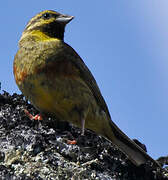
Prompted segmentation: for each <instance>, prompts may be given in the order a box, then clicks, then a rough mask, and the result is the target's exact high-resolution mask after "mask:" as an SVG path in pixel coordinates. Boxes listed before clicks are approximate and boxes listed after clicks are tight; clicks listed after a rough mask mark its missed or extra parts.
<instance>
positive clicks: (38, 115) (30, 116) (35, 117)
mask: <svg viewBox="0 0 168 180" xmlns="http://www.w3.org/2000/svg"><path fill="white" fill-rule="evenodd" d="M24 112H25V114H26V115H27V116H28V117H29V118H30V120H38V121H41V120H42V119H43V118H42V115H41V114H37V115H35V116H33V115H32V114H31V113H29V111H28V110H26V109H24Z"/></svg>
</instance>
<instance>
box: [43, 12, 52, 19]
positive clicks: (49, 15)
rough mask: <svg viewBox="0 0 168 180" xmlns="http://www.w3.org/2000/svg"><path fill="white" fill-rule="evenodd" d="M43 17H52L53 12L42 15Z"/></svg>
mask: <svg viewBox="0 0 168 180" xmlns="http://www.w3.org/2000/svg"><path fill="white" fill-rule="evenodd" d="M42 17H43V19H49V18H50V17H51V14H49V13H45V14H43V15H42Z"/></svg>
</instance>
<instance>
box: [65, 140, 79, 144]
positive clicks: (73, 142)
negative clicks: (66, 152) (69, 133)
mask: <svg viewBox="0 0 168 180" xmlns="http://www.w3.org/2000/svg"><path fill="white" fill-rule="evenodd" d="M67 144H72V145H75V144H77V141H76V140H67Z"/></svg>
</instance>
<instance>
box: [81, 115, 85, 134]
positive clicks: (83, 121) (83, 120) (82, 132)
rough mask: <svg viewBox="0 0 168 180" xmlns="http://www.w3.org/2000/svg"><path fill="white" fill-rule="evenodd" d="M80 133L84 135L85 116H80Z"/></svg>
mask: <svg viewBox="0 0 168 180" xmlns="http://www.w3.org/2000/svg"><path fill="white" fill-rule="evenodd" d="M81 129H82V131H81V135H82V136H84V134H85V118H81Z"/></svg>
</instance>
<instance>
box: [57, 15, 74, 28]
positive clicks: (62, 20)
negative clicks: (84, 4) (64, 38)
mask: <svg viewBox="0 0 168 180" xmlns="http://www.w3.org/2000/svg"><path fill="white" fill-rule="evenodd" d="M73 18H74V16H68V15H62V14H61V15H60V16H58V17H57V18H56V22H59V23H61V24H64V25H66V24H68V23H69V22H70V21H71V20H72V19H73Z"/></svg>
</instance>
